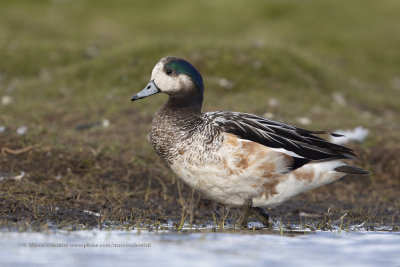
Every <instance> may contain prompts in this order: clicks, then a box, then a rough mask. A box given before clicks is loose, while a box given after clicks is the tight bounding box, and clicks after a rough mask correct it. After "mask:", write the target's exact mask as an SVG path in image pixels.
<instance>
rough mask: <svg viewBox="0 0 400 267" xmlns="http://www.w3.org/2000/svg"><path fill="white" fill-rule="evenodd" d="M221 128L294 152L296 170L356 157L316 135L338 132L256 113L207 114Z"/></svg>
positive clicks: (351, 151) (346, 149)
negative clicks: (296, 124) (311, 128)
mask: <svg viewBox="0 0 400 267" xmlns="http://www.w3.org/2000/svg"><path fill="white" fill-rule="evenodd" d="M205 114H206V115H207V116H208V117H209V119H210V120H211V122H212V123H213V124H214V125H215V126H216V127H218V128H219V129H220V130H221V131H223V132H226V133H231V134H234V135H237V136H239V137H240V138H242V139H246V140H250V141H253V142H257V143H259V144H262V145H265V146H268V147H272V148H283V149H286V150H288V151H292V152H294V153H296V154H297V155H299V156H300V157H294V160H295V162H294V165H293V166H292V168H293V169H296V168H299V167H301V166H303V165H304V164H307V163H308V162H310V161H315V160H331V159H340V158H353V157H352V156H355V154H354V152H353V150H351V149H350V148H348V147H344V146H340V145H337V144H333V143H330V142H328V141H327V140H325V139H323V138H321V137H319V136H316V134H331V135H332V136H337V134H334V133H329V132H326V131H310V130H307V129H303V128H298V127H295V126H292V125H289V124H285V123H282V122H277V121H272V120H268V119H265V118H262V117H258V116H256V115H252V114H247V113H239V112H209V113H205Z"/></svg>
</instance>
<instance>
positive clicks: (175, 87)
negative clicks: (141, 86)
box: [151, 59, 193, 94]
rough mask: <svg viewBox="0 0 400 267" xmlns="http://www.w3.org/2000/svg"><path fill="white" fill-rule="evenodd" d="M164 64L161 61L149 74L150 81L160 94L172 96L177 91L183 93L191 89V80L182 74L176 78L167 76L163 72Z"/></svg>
mask: <svg viewBox="0 0 400 267" xmlns="http://www.w3.org/2000/svg"><path fill="white" fill-rule="evenodd" d="M164 65H165V62H164V60H163V59H161V60H160V61H159V62H158V63H157V64H156V66H155V67H154V68H153V71H152V73H151V80H154V83H155V84H156V85H157V87H158V88H159V89H160V91H161V92H163V93H167V94H174V93H176V92H178V91H181V92H182V91H185V90H186V89H189V88H192V87H193V82H192V80H191V79H190V78H189V77H188V76H187V75H184V74H179V75H178V76H169V75H167V74H166V73H165V72H164Z"/></svg>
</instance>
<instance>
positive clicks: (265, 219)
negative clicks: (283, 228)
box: [252, 207, 269, 227]
mask: <svg viewBox="0 0 400 267" xmlns="http://www.w3.org/2000/svg"><path fill="white" fill-rule="evenodd" d="M252 212H253V214H254V215H256V217H257V218H258V219H259V220H260V221H261V222H262V223H263V224H264V226H265V227H268V226H269V214H268V213H266V212H265V210H264V209H262V208H259V207H253V208H252Z"/></svg>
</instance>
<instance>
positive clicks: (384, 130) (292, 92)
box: [0, 0, 400, 221]
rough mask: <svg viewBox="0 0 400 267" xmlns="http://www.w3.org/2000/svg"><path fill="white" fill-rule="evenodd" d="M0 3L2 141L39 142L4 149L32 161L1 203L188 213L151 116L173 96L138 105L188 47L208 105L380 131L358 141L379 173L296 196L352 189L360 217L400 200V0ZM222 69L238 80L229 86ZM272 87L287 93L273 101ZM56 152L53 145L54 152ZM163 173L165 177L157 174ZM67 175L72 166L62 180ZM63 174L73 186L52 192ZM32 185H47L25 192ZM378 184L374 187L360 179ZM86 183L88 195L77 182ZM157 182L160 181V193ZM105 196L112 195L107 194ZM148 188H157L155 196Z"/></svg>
mask: <svg viewBox="0 0 400 267" xmlns="http://www.w3.org/2000/svg"><path fill="white" fill-rule="evenodd" d="M0 4H1V9H0V98H1V97H2V96H11V97H12V99H13V102H12V103H11V104H9V105H2V104H0V126H5V127H6V132H4V133H0V149H1V148H6V147H7V148H11V149H19V148H24V147H27V146H29V145H34V144H39V146H38V148H37V149H36V150H34V151H31V152H27V153H23V154H21V155H10V154H7V153H3V154H1V156H0V157H1V160H0V171H6V172H10V173H19V172H20V171H25V172H26V173H28V176H27V177H26V178H24V179H23V180H22V181H21V182H14V181H0V184H1V186H2V190H3V191H2V193H0V195H1V198H2V199H3V201H5V202H4V203H5V204H6V205H5V206H4V207H5V208H3V209H2V212H3V214H8V213H10V210H12V207H14V208H15V209H17V208H16V207H19V208H21V207H23V209H25V210H28V213H27V214H30V216H33V215H32V214H33V213H34V212H33V210H35V207H36V204H34V203H40V205H41V206H43V207H50V206H52V205H58V206H60V205H62V206H63V207H65V208H69V209H70V208H75V209H80V210H82V209H83V208H84V207H86V208H89V207H90V208H91V209H95V210H108V211H109V212H108V213H107V214H109V215H107V216H108V217H107V216H106V217H105V218H106V219H113V220H116V219H120V220H122V221H123V220H125V219H126V218H127V217H126V216H127V215H126V216H125V215H121V214H123V213H124V212H125V213H129V214H130V215H129V216H131V217H132V216H133V217H134V218H136V219H137V218H138V216H139V217H140V216H142V217H143V216H149V214H148V213H147V211H146V209H149V207H153V206H154V205H156V206H157V205H158V204H154V203H159V202H157V201H162V200H161V199H162V198H164V201H165V199H167V196H168V197H170V198H171V200H169V201H170V202H168V203H169V204H167V206H168V205H170V206H171V207H170V208H168V209H167V210H168V214H169V215H174V214H175V215H176V214H181V211H180V208H177V207H176V206H177V205H178V207H179V200H177V199H178V195H177V192H176V184H174V181H175V180H174V178H173V176H172V175H171V173H170V172H169V170H167V168H166V167H165V166H164V165H163V164H162V162H161V160H159V159H158V158H157V156H156V155H155V153H154V152H153V150H152V148H151V146H150V144H149V143H147V142H146V141H145V140H146V136H147V132H148V129H149V126H150V121H151V117H152V115H153V114H154V112H155V111H156V110H157V108H158V107H159V106H160V105H161V104H162V103H163V102H164V101H165V100H166V96H163V95H157V96H154V97H151V98H148V99H145V100H142V101H138V102H137V103H136V102H135V103H134V104H132V103H130V97H131V96H132V95H133V94H135V93H137V92H138V91H140V90H141V89H142V88H143V87H144V86H145V85H146V84H147V82H148V79H149V78H150V73H151V70H152V68H153V66H154V64H155V63H156V62H157V61H158V59H159V58H161V57H163V56H166V55H176V56H180V57H184V58H186V59H188V60H189V61H191V62H192V63H193V64H194V65H195V66H196V67H197V68H198V69H199V70H200V71H201V73H202V75H203V78H204V80H205V87H206V93H205V94H206V95H205V102H204V108H203V109H204V110H236V111H242V112H249V113H255V114H258V115H263V114H265V113H266V112H270V113H273V114H274V119H276V120H281V121H285V122H287V123H293V124H296V125H299V126H302V125H300V124H299V122H298V119H299V117H307V118H310V119H311V125H307V126H306V127H308V128H312V129H327V130H335V129H338V128H342V129H343V128H353V127H355V126H358V125H362V126H363V127H365V128H368V129H369V130H370V132H371V133H370V135H369V136H368V138H367V140H366V142H365V143H363V144H353V147H354V148H355V149H356V150H357V152H359V154H360V155H361V158H360V160H359V161H358V162H357V164H359V165H362V166H363V167H365V168H367V169H369V170H371V171H372V172H373V174H372V176H371V177H370V178H365V180H364V181H359V180H356V179H350V180H345V181H344V182H337V184H335V185H330V186H328V187H324V188H322V189H319V191H318V190H316V191H313V192H312V193H308V194H307V195H305V196H304V197H303V198H302V197H300V198H298V199H297V200H302V199H304V200H307V201H309V200H310V199H312V201H314V202H315V200H316V199H317V197H318V199H320V200H325V201H327V203H331V202H329V201H333V200H332V199H330V198H335V197H337V196H338V195H342V194H343V192H346V194H349V195H350V196H353V198H354V196H356V197H359V198H360V199H362V201H363V203H358V202H357V201H356V200H355V199H351V197H348V198H347V197H342V201H343V203H347V204H348V203H351V204H352V205H354V206H355V207H354V209H353V211H354V212H355V213H356V214H361V215H362V216H365V214H366V213H368V212H371V209H372V210H376V209H377V207H374V206H373V203H379V204H380V205H383V206H385V203H386V204H387V203H391V205H393V206H394V208H396V207H398V206H399V205H400V203H399V200H398V198H397V199H396V188H399V184H400V181H399V176H400V171H399V169H398V168H397V167H396V166H397V162H398V160H399V159H400V156H399V155H400V153H399V152H400V148H399V146H398V145H397V144H398V142H399V141H400V134H399V133H400V105H399V99H400V73H399V69H400V52H399V50H398V47H399V45H400V32H399V31H398V25H399V22H400V18H399V16H398V12H397V11H398V10H399V9H400V2H398V1H394V0H385V1H372V0H368V1H365V0H364V1H361V0H355V1H344V0H340V1H327V0H307V1H289V0H284V1H282V0H279V1H278V0H273V1H267V2H266V1H261V0H259V1H251V2H249V1H235V2H232V1H227V0H221V1H197V2H185V1H143V2H139V1H127V0H117V1H113V2H112V3H111V2H110V1H72V0H70V1H68V0H53V1H27V0H26V1H22V0H21V1H0ZM222 78H223V79H227V80H228V81H229V82H230V83H231V85H232V86H231V88H230V87H229V88H227V87H224V86H222V85H221V83H220V82H219V81H220V80H221V79H222ZM334 95H341V96H343V97H344V99H345V100H346V101H345V104H344V105H343V104H340V103H338V102H337V101H335V100H334ZM271 99H276V100H277V101H278V103H279V104H278V105H271V104H270V103H271V101H270V100H271ZM103 119H108V120H109V121H110V123H111V124H110V127H108V128H103V127H101V126H97V127H92V128H90V129H87V130H83V131H78V130H76V126H78V125H83V124H90V123H93V122H99V121H102V120H103ZM21 125H27V126H29V129H28V131H27V133H26V134H25V135H23V136H18V135H16V134H15V130H16V128H17V127H18V126H21ZM303 127H304V126H303ZM49 152H51V153H52V155H54V157H48V158H46V157H45V156H44V155H45V154H46V153H49ZM60 155H61V156H60ZM77 155H80V156H77ZM76 158H79V161H76V160H75V159H76ZM63 160H65V161H66V162H69V163H68V164H66V163H65V164H64V163H62V161H63ZM49 164H50V165H49ZM82 164H83V167H82V166H81V165H82ZM46 166H47V167H46ZM67 168H70V169H72V173H73V175H72V174H71V175H68V173H67V171H66V169H67ZM79 170H81V171H79ZM153 172H155V173H156V174H153V176H154V179H155V180H152V182H151V183H150V184H149V182H148V177H149V175H150V176H151V173H153ZM149 173H150V174H149ZM57 175H62V176H63V177H68V178H66V179H62V180H61V181H54V177H56V176H57ZM101 177H109V178H108V179H109V180H107V179H106V180H102V178H101ZM126 179H128V180H129V181H133V182H132V183H133V184H135V183H136V184H137V185H140V186H138V188H139V189H138V188H136V189H135V188H134V186H133V184H132V186H133V187H132V186H131V187H130V188H131V189H132V192H130V191H129V190H128V191H127V190H125V189H124V188H125V187H124V186H125V185H126V183H130V182H129V181H128V180H126ZM81 180H82V181H83V182H82V185H79V181H81ZM96 181H97V182H98V184H97V186H94V187H92V185H93V184H95V185H96ZM171 181H172V183H171ZM54 184H56V185H54ZM52 186H56V187H57V188H58V186H63V187H64V189H63V190H58V191H57V192H52V190H51V188H52ZM351 186H353V187H351ZM77 187H79V188H77ZM142 187H143V188H142ZM343 187H345V188H347V187H351V189H349V188H347V189H343ZM27 188H35V190H33V191H32V190H29V193H28V194H25V193H24V192H25V191H24V190H25V189H27ZM104 188H110V189H108V190H105V189H104ZM367 189H368V190H370V191H369V192H368V196H365V194H364V195H363V194H362V193H363V192H362V191H363V190H367ZM19 190H21V191H19ZM77 190H78V191H79V192H80V194H79V196H80V197H81V199H80V200H76V198H77V196H78V195H76V194H75V193H73V192H77ZM184 190H186V191H188V190H187V188H186V189H184ZM186 191H185V192H186ZM16 192H19V193H18V194H16ZM71 192H72V193H71ZM93 192H96V193H93ZM135 192H139V193H137V194H136V195H135ZM149 192H150V193H149ZM156 192H162V197H160V196H158V195H157V193H156ZM188 192H189V193H190V190H189V191H188ZM364 192H365V191H364ZM189 193H188V195H190V194H189ZM102 194H103V195H104V196H106V197H109V199H108V200H107V201H105V202H104V201H101V200H100V199H101V197H102ZM118 196H121V198H122V200H121V201H122V202H123V203H125V204H124V205H122V206H118V207H119V208H118V209H115V210H117V211H113V212H111V210H113V208H114V207H115V205H121V204H120V203H119V202H118ZM19 197H23V199H24V200H23V201H20V199H19ZM38 197H39V200H37V198H38ZM114 198H115V199H117V200H115V199H114ZM144 198H145V199H146V201H145V205H144V206H143V207H142V208H141V209H138V210H136V211H132V210H131V209H130V208H129V205H128V204H127V203H131V205H133V204H132V203H141V202H142V201H143V199H144ZM149 198H154V199H155V200H154V203H153V204H149V202H148V201H149ZM327 199H329V201H328V200H327ZM33 200H35V201H36V202H35V201H33ZM38 201H39V202H38ZM88 202H90V203H91V204H88ZM18 203H25V204H23V205H22V204H21V205H22V206H19V204H18ZM118 203H119V204H118ZM343 203H342V204H343ZM37 205H39V204H37ZM135 205H136V204H135ZM174 205H175V206H174ZM391 205H386V208H387V209H388V211H387V212H383V213H384V214H386V215H388V214H389V215H390V211H389V207H388V206H391ZM161 206H162V205H161ZM203 206H204V205H203ZM203 206H202V207H203ZM364 206H367V207H369V208H365V207H364ZM10 207H11V208H10ZM157 207H158V206H157ZM172 207H175V210H174V208H172ZM288 207H289V208H288V209H290V207H291V206H290V205H289V206H288ZM325 208H326V205H325V206H323V209H325ZM358 208H360V210H362V212H358V211H357V209H358ZM364 208H365V209H364ZM150 209H151V208H150ZM198 209H199V210H202V209H201V208H198ZM343 209H344V208H342V210H343ZM204 210H208V209H207V208H204ZM346 212H347V211H346ZM156 213H157V212H156ZM200 213H201V214H202V215H204V214H206V215H207V213H206V212H203V211H199V214H200ZM340 213H341V212H340V209H339V211H338V214H339V215H340ZM348 213H349V212H348ZM372 213H373V212H372ZM138 214H139V215H138ZM150 214H151V213H150ZM165 214H166V213H165V212H164V215H163V216H165ZM199 214H198V216H200V215H199ZM349 214H350V213H349ZM192 215H193V214H192ZM339 215H338V216H339ZM341 215H343V214H341ZM341 215H340V216H341ZM361 215H360V216H361ZM129 216H128V217H129ZM208 216H210V214H208ZM340 216H339V217H340ZM339 217H338V218H339ZM350 217H351V215H350ZM367 217H368V216H367ZM32 218H33V221H35V220H37V221H40V220H38V219H35V216H33V217H32ZM396 218H397V219H396V220H398V217H396ZM21 220H22V219H21ZM43 220H44V221H46V220H50V221H51V220H53V219H51V218H50V219H43ZM137 220H138V219H137Z"/></svg>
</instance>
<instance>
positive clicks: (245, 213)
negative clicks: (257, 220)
mask: <svg viewBox="0 0 400 267" xmlns="http://www.w3.org/2000/svg"><path fill="white" fill-rule="evenodd" d="M252 205H253V201H252V200H248V201H246V202H245V204H244V208H243V211H242V214H241V215H240V217H239V221H238V226H239V228H240V229H242V228H243V227H245V228H247V219H248V218H249V213H250V210H251V206H252Z"/></svg>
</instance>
